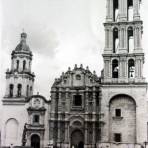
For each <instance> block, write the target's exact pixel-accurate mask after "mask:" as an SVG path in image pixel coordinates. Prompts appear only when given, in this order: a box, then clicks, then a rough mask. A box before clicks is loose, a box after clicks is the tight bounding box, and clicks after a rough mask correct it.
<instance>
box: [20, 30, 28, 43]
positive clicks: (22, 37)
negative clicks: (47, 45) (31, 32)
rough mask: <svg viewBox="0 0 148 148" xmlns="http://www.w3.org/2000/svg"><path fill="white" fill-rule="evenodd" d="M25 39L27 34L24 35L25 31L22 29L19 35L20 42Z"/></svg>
mask: <svg viewBox="0 0 148 148" xmlns="http://www.w3.org/2000/svg"><path fill="white" fill-rule="evenodd" d="M26 38H27V33H25V30H24V28H23V29H22V33H21V40H25V39H26Z"/></svg>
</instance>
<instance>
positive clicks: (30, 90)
mask: <svg viewBox="0 0 148 148" xmlns="http://www.w3.org/2000/svg"><path fill="white" fill-rule="evenodd" d="M30 95H32V86H30Z"/></svg>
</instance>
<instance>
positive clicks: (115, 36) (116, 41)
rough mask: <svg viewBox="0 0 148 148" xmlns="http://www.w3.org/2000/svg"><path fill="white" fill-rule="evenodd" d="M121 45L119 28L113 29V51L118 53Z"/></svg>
mask: <svg viewBox="0 0 148 148" xmlns="http://www.w3.org/2000/svg"><path fill="white" fill-rule="evenodd" d="M118 46H119V38H118V29H117V28H114V30H113V53H116V52H117V50H118Z"/></svg>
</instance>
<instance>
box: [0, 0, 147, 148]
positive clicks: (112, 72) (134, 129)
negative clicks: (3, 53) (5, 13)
mask: <svg viewBox="0 0 148 148" xmlns="http://www.w3.org/2000/svg"><path fill="white" fill-rule="evenodd" d="M140 2H141V0H107V11H106V12H107V15H106V22H105V23H104V27H105V48H104V51H103V54H102V56H103V60H104V68H103V70H102V72H101V76H100V77H98V76H97V75H96V73H95V71H94V72H93V73H92V72H91V71H90V70H89V67H86V68H84V67H83V65H80V66H77V65H75V66H74V68H72V69H71V68H68V70H67V71H66V72H65V73H62V75H61V76H60V77H59V78H57V79H55V81H54V83H53V85H52V87H51V98H50V101H47V99H46V98H45V97H43V96H41V95H39V94H36V95H34V94H33V88H34V85H33V84H34V79H35V75H34V73H32V71H31V62H32V52H31V50H30V48H29V46H28V45H27V43H26V38H27V34H26V33H22V34H21V41H20V43H19V44H18V45H17V47H16V48H15V50H13V51H12V54H11V63H12V64H11V68H10V70H7V72H6V82H7V88H6V94H5V96H4V98H3V100H2V103H3V115H2V122H1V146H10V145H13V146H29V147H33V148H43V147H55V148H56V147H60V148H142V147H143V146H145V147H146V145H147V141H148V138H147V137H148V116H147V113H148V106H147V103H148V102H147V83H146V81H145V78H144V76H143V64H144V51H143V49H142V45H141V39H142V32H143V22H142V20H141V18H140V12H139V11H140Z"/></svg>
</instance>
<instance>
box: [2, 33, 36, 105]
mask: <svg viewBox="0 0 148 148" xmlns="http://www.w3.org/2000/svg"><path fill="white" fill-rule="evenodd" d="M26 39H27V34H26V33H24V32H23V33H21V38H20V43H19V44H18V45H17V46H16V48H15V50H13V51H12V53H11V68H10V70H9V69H8V70H7V72H6V93H5V96H4V99H3V102H4V103H5V102H11V101H12V102H21V101H24V99H25V97H28V96H31V95H32V94H33V84H34V77H35V75H34V73H32V72H31V62H32V52H31V51H30V48H29V46H28V45H27V43H26Z"/></svg>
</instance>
